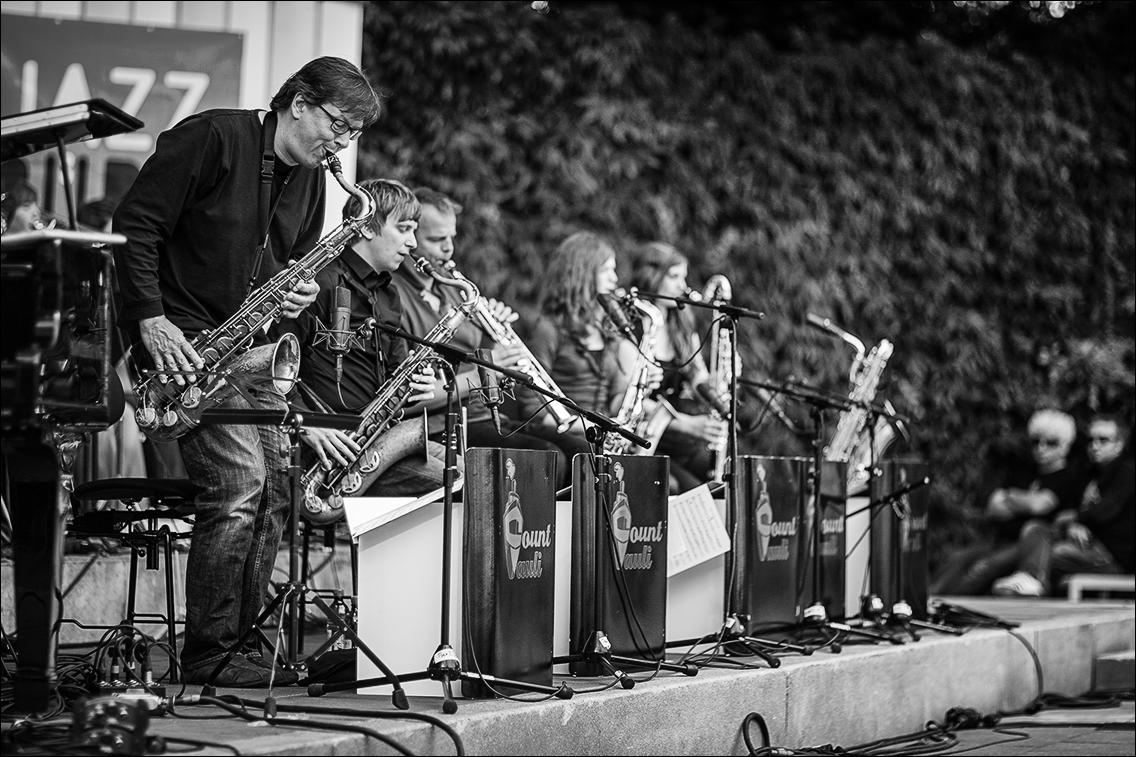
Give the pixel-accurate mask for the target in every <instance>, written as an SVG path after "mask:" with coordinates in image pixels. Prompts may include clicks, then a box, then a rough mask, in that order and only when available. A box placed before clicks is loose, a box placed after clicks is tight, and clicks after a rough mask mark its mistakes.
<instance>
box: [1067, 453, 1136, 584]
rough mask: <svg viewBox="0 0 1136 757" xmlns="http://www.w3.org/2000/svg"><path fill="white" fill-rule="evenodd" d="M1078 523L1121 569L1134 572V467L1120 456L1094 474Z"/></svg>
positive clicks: (1135, 557) (1086, 491) (1135, 498)
mask: <svg viewBox="0 0 1136 757" xmlns="http://www.w3.org/2000/svg"><path fill="white" fill-rule="evenodd" d="M1077 520H1078V521H1080V522H1081V523H1083V524H1085V525H1086V526H1088V527H1089V530H1090V531H1092V532H1093V536H1095V537H1096V539H1097V541H1099V542H1100V543H1101V544H1103V545H1104V546H1105V548H1107V549H1108V551H1109V552H1110V553H1111V554H1112V556H1113V558H1114V559H1115V560H1116V562H1117V563H1119V564H1120V565H1121V566H1122V567H1123V569H1124V570H1125V571H1126V572H1128V573H1131V572H1132V571H1133V570H1136V545H1134V544H1133V541H1132V533H1133V530H1134V529H1136V465H1134V464H1133V462H1132V459H1131V457H1128V456H1127V455H1126V454H1121V456H1120V457H1118V458H1117V459H1115V460H1113V461H1112V462H1111V463H1107V464H1106V465H1103V466H1101V467H1100V468H1096V469H1094V470H1093V479H1092V481H1090V482H1089V485H1088V486H1087V487H1085V493H1084V495H1083V496H1082V498H1081V506H1080V508H1079V509H1078V510H1077Z"/></svg>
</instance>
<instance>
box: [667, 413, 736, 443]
mask: <svg viewBox="0 0 1136 757" xmlns="http://www.w3.org/2000/svg"><path fill="white" fill-rule="evenodd" d="M671 428H673V429H674V430H675V431H680V432H682V433H684V434H686V435H687V436H693V437H694V438H695V439H701V440H703V441H705V442H718V441H720V440H721V439H723V438H724V437H725V435H726V430H727V426H726V421H724V420H722V419H720V418H712V417H711V416H709V415H687V414H686V413H678V414H677V415H676V416H675V417H674V419H673V420H671Z"/></svg>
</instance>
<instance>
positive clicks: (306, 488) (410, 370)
mask: <svg viewBox="0 0 1136 757" xmlns="http://www.w3.org/2000/svg"><path fill="white" fill-rule="evenodd" d="M414 264H415V265H416V266H417V267H418V269H419V270H420V271H422V272H423V273H425V274H427V275H429V276H431V277H433V279H434V281H436V282H438V283H439V284H442V285H445V286H453V287H458V288H459V289H461V290H462V304H461V305H460V306H458V307H457V308H451V309H450V310H449V311H448V312H447V313H446V314H445V315H444V316H443V317H442V320H440V321H438V324H437V325H436V326H434V328H432V329H430V333H428V334H427V335H426V337H425V340H426V341H429V342H439V343H444V342H448V341H449V340H450V338H452V337H453V335H454V332H455V331H457V328H458V327H459V326H460V325H461V324H462V323H463V322H464V321H465V320H466V318H468V317H469V316H470V314H471V313H473V312H474V310H475V309H476V307H477V305H478V302H480V300H481V296H480V293H479V292H478V290H477V287H476V286H474V285H473V284H472V283H470V282H468V281H465V280H464V279H456V278H450V277H449V276H442V275H440V274H439V273H438V272H437V271H435V270H434V268H433V266H431V265H430V263H429V262H428V261H427V260H426V259H425V258H420V257H416V258H415V259H414ZM440 359H441V358H440V356H439V355H438V354H437V352H435V351H434V350H432V349H430V348H429V347H426V346H424V345H423V346H418V347H417V348H416V349H414V350H413V351H412V352H411V353H410V354H409V355H407V357H406V359H405V360H403V361H402V363H400V364H399V366H398V368H397V369H396V370H395V372H394V373H393V374H392V375H391V376H390V377H389V378H388V379H387V380H386V381H385V382H384V383H383V385H382V386H381V387H380V388H379V391H378V392H377V393H376V394H375V397H374V399H372V400H371V401H370V402H369V403H367V407H366V408H364V409H363V411H362V412H361V413H360V417H359V425H358V426H356V428H355V430H354V431H352V432H351V433H350V436H351V439H352V440H353V441H355V442H356V443H357V444H358V445H359V447H360V448H361V449H360V451H359V455H358V457H356V458H355V460H354V461H353V462H352V463H351V464H350V465H334V466H332V468H331V469H327V468H324V467H323V466H322V465H321V464H319V463H316V464H315V465H313V466H312V467H310V468H308V470H307V472H305V473H304V475H303V476H302V477H301V478H300V486H301V488H302V490H303V495H302V500H303V508H302V510H301V514H302V515H303V517H304V519H305V520H307V521H309V522H311V523H313V524H315V525H325V524H327V523H331V522H334V521H336V520H339V518H340V517H342V515H343V498H344V497H345V496H351V495H354V494H359V493H361V492H365V491H366V490H367V489H368V488H369V487H370V486H371V484H372V483H374V481H375V479H377V478H378V477H379V476H381V475H382V474H383V473H384V472H385V471H386V469H387V468H389V467H390V466H391V465H392V464H393V463H395V462H397V461H398V460H401V459H402V458H403V457H405V456H406V455H407V454H408V453H410V452H411V451H412V450H413V449H414V448H416V447H421V446H424V445H425V424H422V425H418V424H409V423H401V424H400V423H399V420H400V417H401V415H402V408H403V406H404V405H405V404H406V400H407V398H408V397H409V396H410V377H411V376H412V375H413V374H415V373H417V372H418V371H419V369H420V368H421V367H422V366H424V365H426V364H428V363H434V362H437V361H438V360H440Z"/></svg>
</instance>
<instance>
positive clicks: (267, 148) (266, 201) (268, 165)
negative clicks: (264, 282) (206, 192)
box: [245, 110, 292, 297]
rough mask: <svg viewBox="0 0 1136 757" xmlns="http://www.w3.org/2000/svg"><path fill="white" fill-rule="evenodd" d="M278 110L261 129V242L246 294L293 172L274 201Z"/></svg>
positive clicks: (269, 116) (259, 207) (266, 117)
mask: <svg viewBox="0 0 1136 757" xmlns="http://www.w3.org/2000/svg"><path fill="white" fill-rule="evenodd" d="M276 121H277V116H276V111H274V110H270V111H268V113H266V114H265V116H264V124H263V126H262V127H261V130H260V192H259V201H258V203H257V216H256V217H257V230H258V231H260V232H262V233H261V243H260V245H258V246H257V248H256V253H255V257H254V258H253V262H252V271H251V273H250V274H249V281H248V291H247V292H246V293H245V296H246V297H247V296H248V295H250V294H252V290H253V287H255V286H256V279H257V277H258V276H260V265H261V263H262V262H263V260H264V252H265V250H267V249H268V242H269V240H268V232H269V227H270V225H271V223H272V216H274V215H275V214H276V207H277V205H279V204H280V198H281V197H283V196H284V187H287V186H288V182H289V180H291V178H292V174H291V173H289V174H288V176H287V177H285V179H284V184H283V186H282V187H281V188H280V192H279V194H277V195H276V202H273V201H272V184H273V181H274V179H275V175H276Z"/></svg>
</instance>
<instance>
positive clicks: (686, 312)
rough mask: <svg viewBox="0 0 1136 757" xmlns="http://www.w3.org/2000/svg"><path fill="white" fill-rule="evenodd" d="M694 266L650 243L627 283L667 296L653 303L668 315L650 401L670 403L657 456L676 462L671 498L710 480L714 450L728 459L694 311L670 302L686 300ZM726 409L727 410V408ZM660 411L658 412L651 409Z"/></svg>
mask: <svg viewBox="0 0 1136 757" xmlns="http://www.w3.org/2000/svg"><path fill="white" fill-rule="evenodd" d="M688 268H689V262H688V260H687V258H686V256H684V255H683V254H682V253H680V252H679V251H678V250H676V249H675V248H674V247H672V246H671V245H669V244H664V243H662V242H651V243H649V244H645V245H642V246H640V247H639V248H638V249H636V250H635V252H634V254H633V256H632V260H631V276H630V277H629V279H628V283H629V284H630V285H631V286H633V287H636V288H638V289H639V290H641V291H643V292H654V293H657V294H660V295H663V297H660V298H658V299H655V300H653V303H654V305H655V306H656V307H658V308H659V309H660V310H662V311H663V313H664V314H665V316H666V326H665V327H664V328H663V329H662V330H661V331H660V333H659V334H658V337H657V341H656V343H655V358H656V360H658V362H659V364H660V366H661V368H662V372H663V378H662V384H661V385H660V386H659V388H657V389H656V390H655V391H653V392H652V393H651V395H650V399H652V400H654V401H655V402H658V403H665V409H664V410H663V411H662V412H667V413H668V414H670V415H671V416H672V417H671V420H670V422H669V423H668V424H667V426H666V429H665V430H664V431H663V436H662V439H660V440H659V446H658V448H657V449H656V450H655V452H654V454H658V455H669V456H670V458H671V465H670V469H671V493H672V494H678V493H681V492H685V491H688V490H690V489H693V488H694V487H696V486H698V485H700V484H703V483H706V482H707V481H709V480H711V477H712V473H713V468H714V463H715V460H714V450H715V449H717V450H720V454H725V442H726V432H727V423H726V421H725V420H724V419H723V417H722V415H721V414H716V415H711V414H710V413H709V412H708V410H710V409H712V408H709V407H707V404H706V400H704V399H702V397H703V396H706V395H707V394H711V395H712V394H713V390H711V389H710V387H709V384H708V382H709V381H710V372H709V370H708V369H707V367H706V362H705V361H704V360H703V359H702V343H701V340H700V339H699V338H698V333H697V331H696V329H695V325H694V316H693V313H691V311H690V309H689V308H680V307H678V303H676V302H675V301H674V300H671V299H666V298H668V297H683V296H685V295H686V292H687V286H686V275H687V271H688ZM723 409H724V408H723ZM652 411H655V408H652Z"/></svg>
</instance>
